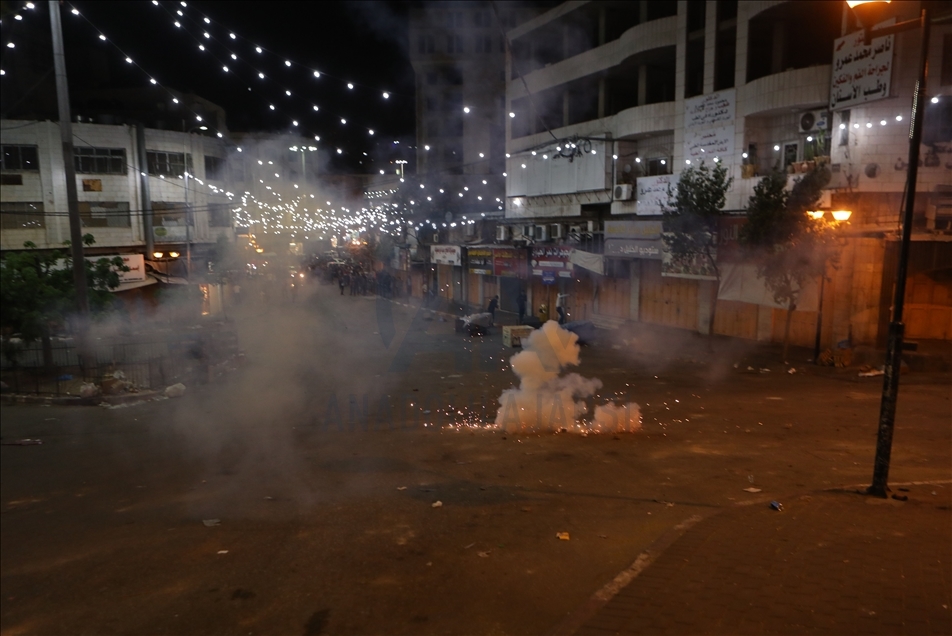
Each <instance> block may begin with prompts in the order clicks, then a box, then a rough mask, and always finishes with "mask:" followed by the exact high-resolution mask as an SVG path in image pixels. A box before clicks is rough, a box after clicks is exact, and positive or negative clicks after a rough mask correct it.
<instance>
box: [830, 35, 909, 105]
mask: <svg viewBox="0 0 952 636" xmlns="http://www.w3.org/2000/svg"><path fill="white" fill-rule="evenodd" d="M893 22H895V21H894V20H889V21H888V22H885V23H883V24H881V25H880V24H877V25H876V26H877V27H878V26H885V25H887V24H891V23H893ZM894 38H895V36H894V35H886V36H883V37H878V38H873V40H872V41H871V42H870V43H869V44H868V45H867V44H866V42H865V38H864V34H863V30H862V29H860V30H859V31H855V32H853V33H851V34H849V35H846V36H844V37H841V38H838V39H836V40H835V41H834V42H833V71H832V73H831V78H830V109H831V110H839V109H842V108H850V107H852V106H859V105H860V104H863V103H865V102H871V101H873V100H877V99H883V98H885V97H889V87H890V83H891V80H892V65H893V43H894V42H893V40H894Z"/></svg>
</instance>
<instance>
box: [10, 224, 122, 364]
mask: <svg viewBox="0 0 952 636" xmlns="http://www.w3.org/2000/svg"><path fill="white" fill-rule="evenodd" d="M83 243H84V244H85V245H86V246H90V245H93V244H94V243H95V239H94V238H93V235H92V234H86V235H85V236H83ZM65 245H67V246H68V245H69V242H68V241H67V242H66V243H65ZM23 247H24V248H26V249H25V250H24V251H22V252H11V253H9V254H7V255H5V256H4V258H3V259H2V260H0V299H2V300H0V327H2V328H3V330H4V331H5V332H11V333H17V334H19V336H20V338H21V339H22V340H23V341H24V342H34V341H36V340H41V341H42V343H43V361H44V364H45V365H46V366H47V368H50V367H52V363H53V352H52V342H51V339H50V338H51V335H52V334H53V332H54V330H55V329H57V328H58V327H64V328H65V327H68V325H69V321H70V319H71V318H73V317H74V316H75V315H76V311H77V303H76V286H75V284H74V282H73V261H72V257H71V255H70V252H69V250H68V249H67V250H62V249H57V250H50V251H41V250H39V249H37V248H36V245H35V244H33V243H31V242H29V241H27V242H26V243H24V244H23ZM120 271H123V272H127V271H129V268H128V267H126V266H125V265H123V264H122V258H121V257H119V256H115V257H112V258H105V257H104V258H100V259H98V260H97V261H95V262H91V261H89V260H88V259H87V260H86V281H87V286H88V298H89V309H90V312H92V314H93V315H101V314H103V313H105V312H107V311H109V310H111V309H113V308H115V307H116V298H115V296H114V295H113V294H112V293H111V292H110V291H109V290H110V289H115V288H116V287H118V286H119V272H120Z"/></svg>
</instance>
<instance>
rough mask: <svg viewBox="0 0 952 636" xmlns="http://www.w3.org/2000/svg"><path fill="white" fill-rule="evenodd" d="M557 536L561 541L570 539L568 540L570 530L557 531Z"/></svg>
mask: <svg viewBox="0 0 952 636" xmlns="http://www.w3.org/2000/svg"><path fill="white" fill-rule="evenodd" d="M555 537H556V538H557V539H558V540H559V541H568V540H569V533H568V532H556V533H555Z"/></svg>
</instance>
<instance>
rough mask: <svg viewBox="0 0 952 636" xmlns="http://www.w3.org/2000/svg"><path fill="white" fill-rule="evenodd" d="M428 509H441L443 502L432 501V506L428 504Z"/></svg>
mask: <svg viewBox="0 0 952 636" xmlns="http://www.w3.org/2000/svg"><path fill="white" fill-rule="evenodd" d="M430 507H431V508H442V507H443V502H442V501H434V502H433V503H432V504H430Z"/></svg>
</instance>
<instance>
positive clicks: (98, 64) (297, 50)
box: [3, 0, 414, 170]
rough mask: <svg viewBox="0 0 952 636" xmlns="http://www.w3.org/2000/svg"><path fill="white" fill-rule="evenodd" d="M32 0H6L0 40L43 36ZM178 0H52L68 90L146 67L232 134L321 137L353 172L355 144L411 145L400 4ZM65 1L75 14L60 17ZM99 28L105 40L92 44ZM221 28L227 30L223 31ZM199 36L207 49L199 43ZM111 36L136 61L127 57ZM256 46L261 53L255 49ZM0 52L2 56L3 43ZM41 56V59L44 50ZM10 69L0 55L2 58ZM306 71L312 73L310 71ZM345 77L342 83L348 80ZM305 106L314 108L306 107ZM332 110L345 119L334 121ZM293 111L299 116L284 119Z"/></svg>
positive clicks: (136, 74)
mask: <svg viewBox="0 0 952 636" xmlns="http://www.w3.org/2000/svg"><path fill="white" fill-rule="evenodd" d="M36 4H37V8H36V9H35V10H32V11H30V10H26V9H23V8H22V7H23V6H24V5H25V2H15V3H5V8H6V9H12V10H14V11H15V12H19V13H21V14H22V15H23V16H24V19H23V20H21V21H17V22H13V21H12V20H10V19H9V15H7V16H5V18H4V20H3V31H4V33H3V37H4V40H7V39H11V38H12V39H17V38H20V39H23V38H25V37H28V36H27V35H26V34H28V33H30V32H31V31H35V30H37V29H39V31H38V33H37V35H39V36H45V35H46V34H44V33H43V30H44V29H45V30H46V31H47V32H48V31H49V17H48V15H47V13H46V10H47V7H46V3H45V2H36ZM182 4H183V3H181V2H170V1H168V0H162V1H160V2H159V5H158V6H156V5H155V4H153V2H151V0H135V1H130V2H81V1H80V2H75V3H72V4H70V3H65V4H63V5H62V6H63V8H62V16H63V31H64V40H65V45H66V57H67V64H68V66H67V73H68V75H69V80H70V89H71V92H73V91H78V90H89V89H91V88H103V89H105V88H130V87H148V86H149V80H148V77H150V76H151V77H154V78H155V79H156V80H158V82H159V83H160V84H164V85H166V86H168V87H169V88H172V89H175V90H179V91H184V92H188V91H193V92H194V93H196V94H197V95H199V96H201V97H204V98H206V99H208V100H210V101H212V102H214V103H216V104H218V105H220V106H222V107H223V108H224V109H225V110H226V111H227V114H228V121H227V125H228V128H229V130H231V131H268V132H282V131H283V132H299V133H300V134H302V135H305V136H306V137H308V138H311V139H313V137H314V135H320V137H321V142H322V144H324V145H325V146H331V145H333V146H335V147H343V148H344V149H345V151H346V154H347V155H348V156H349V161H345V162H344V164H347V165H346V166H345V165H341V166H340V167H341V168H344V167H348V168H349V169H351V170H357V169H359V167H358V165H357V164H356V160H357V159H358V158H362V156H363V155H362V153H363V152H368V153H369V154H370V155H371V156H373V155H376V156H378V157H380V156H381V155H386V154H387V153H388V152H389V151H390V150H392V145H393V140H394V139H399V140H401V142H402V147H403V148H404V149H405V150H404V152H407V153H408V154H410V153H412V149H410V148H408V146H410V145H412V144H413V140H414V96H413V90H414V89H413V86H414V76H413V70H412V68H411V66H410V62H409V56H408V51H407V20H408V14H409V5H408V4H407V3H403V2H378V1H374V2H234V1H232V2H187V3H186V4H187V6H182ZM73 7H75V8H76V9H78V10H79V11H80V13H81V16H75V15H73V14H71V9H72V8H73ZM178 11H181V12H182V13H183V14H184V15H182V16H179V15H178V14H177V12H178ZM205 17H208V18H209V19H210V20H211V23H210V24H209V23H206V22H205V21H204V18H205ZM175 21H178V22H179V23H180V24H181V27H176V26H175V25H174V22H175ZM206 31H207V32H208V33H209V35H210V36H211V37H210V38H206V37H205V35H204V34H205V32H206ZM100 33H102V34H104V35H106V36H107V38H108V40H107V41H101V40H100V39H99V34H100ZM230 33H234V34H235V35H236V36H237V37H236V38H235V39H232V38H231V37H230ZM41 39H43V40H45V39H46V37H41ZM199 44H202V45H204V46H205V47H206V50H205V51H204V52H203V51H200V50H199ZM114 45H118V47H119V49H121V50H122V52H123V53H125V54H127V55H128V56H129V57H131V58H132V59H133V60H134V62H135V65H133V64H128V63H126V62H125V55H123V54H122V53H120V51H119V50H117V48H116V46H114ZM256 46H260V47H262V50H263V52H262V53H260V54H259V53H257V52H256V50H255V47H256ZM37 47H40V49H41V45H39V44H37ZM21 50H22V47H21ZM4 53H5V57H6V54H8V51H7V50H6V49H5V50H4ZM42 53H43V51H42V50H39V51H38V52H37V53H36V54H39V55H42ZM232 54H235V55H236V56H237V57H238V59H237V60H235V59H233V58H232V57H231V56H232ZM49 60H50V61H49V64H50V65H51V64H52V55H50V56H49ZM286 61H290V62H291V63H292V64H291V66H287V65H286V63H285V62H286ZM39 65H40V66H42V64H39ZM9 66H10V64H8V62H7V61H6V60H5V61H4V67H5V68H7V67H9ZM137 66H138V67H141V69H140V68H137ZM223 66H228V69H229V70H228V72H225V71H224V70H223ZM314 70H317V71H319V72H320V73H321V76H320V78H315V77H314V74H313V71H314ZM259 73H264V74H265V79H263V80H262V79H261V78H259V76H258V74H259ZM5 79H6V78H5ZM348 82H352V83H353V84H354V88H353V89H348V87H347V84H348ZM8 86H9V84H8V85H7V86H5V87H4V90H7V87H8ZM249 88H250V89H251V90H249ZM288 90H290V91H291V96H288V95H287V94H286V91H288ZM384 91H389V93H390V97H389V99H384V97H383V92H384ZM5 101H6V100H5ZM270 105H274V106H275V109H274V110H271V109H270ZM314 105H317V106H318V107H319V111H317V112H314V110H313V106H314ZM5 114H6V113H5ZM341 118H344V119H346V120H347V123H346V124H341V121H340V120H341ZM292 120H297V121H298V122H299V125H298V126H297V127H294V126H293V125H292V123H291V122H292ZM369 129H373V130H374V133H375V134H374V135H373V136H371V135H370V134H369V132H368V130H369ZM385 146H386V147H389V148H385ZM408 158H409V157H408ZM363 167H364V168H365V169H368V170H369V169H373V167H372V166H368V165H366V164H364V166H363Z"/></svg>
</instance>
